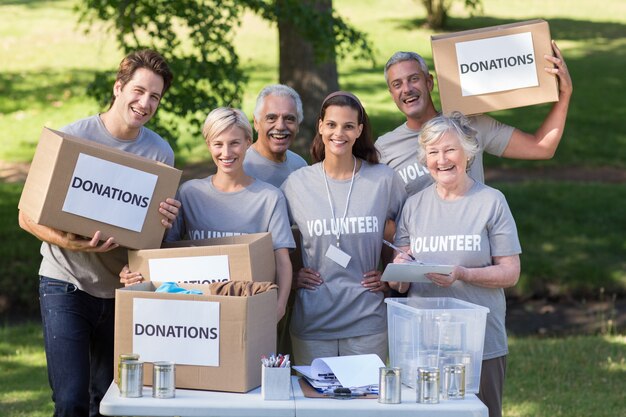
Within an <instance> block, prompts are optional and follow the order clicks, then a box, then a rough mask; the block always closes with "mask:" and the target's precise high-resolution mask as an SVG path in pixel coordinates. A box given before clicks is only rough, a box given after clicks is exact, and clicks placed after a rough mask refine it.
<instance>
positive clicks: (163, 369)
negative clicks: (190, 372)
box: [152, 361, 176, 398]
mask: <svg viewBox="0 0 626 417" xmlns="http://www.w3.org/2000/svg"><path fill="white" fill-rule="evenodd" d="M152 396H153V397H154V398H174V397H175V396H176V365H175V364H174V362H166V361H162V362H154V367H153V369H152Z"/></svg>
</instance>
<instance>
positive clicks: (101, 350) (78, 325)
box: [39, 276, 115, 416]
mask: <svg viewBox="0 0 626 417" xmlns="http://www.w3.org/2000/svg"><path fill="white" fill-rule="evenodd" d="M39 303H40V307H41V319H42V324H43V336H44V344H45V349H46V360H47V362H48V381H49V382H50V387H51V388H52V400H53V401H54V415H55V416H87V415H89V416H99V415H100V412H99V407H100V401H101V400H102V397H104V394H105V393H106V391H107V389H108V388H109V386H110V385H111V381H112V380H113V337H114V324H115V299H106V298H98V297H94V296H91V295H89V294H87V293H86V292H84V291H81V290H79V289H78V288H77V287H76V285H74V284H71V283H69V282H65V281H60V280H56V279H52V278H48V277H44V276H42V277H40V279H39Z"/></svg>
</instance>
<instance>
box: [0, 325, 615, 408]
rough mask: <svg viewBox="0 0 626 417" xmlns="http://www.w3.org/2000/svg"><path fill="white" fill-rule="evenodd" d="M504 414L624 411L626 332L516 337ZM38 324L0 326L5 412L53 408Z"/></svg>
mask: <svg viewBox="0 0 626 417" xmlns="http://www.w3.org/2000/svg"><path fill="white" fill-rule="evenodd" d="M509 344H510V354H509V357H508V365H507V380H506V387H505V393H504V415H505V416H507V417H554V416H567V417H588V416H594V417H619V416H624V415H625V412H626V408H625V406H624V402H623V392H622V389H623V381H624V378H625V377H626V336H617V335H616V336H576V337H568V338H562V339H559V338H546V339H541V338H534V337H528V338H511V339H510V340H509ZM42 346H43V338H42V335H41V326H40V325H39V324H23V325H17V326H3V327H0V374H1V375H2V384H1V385H0V415H2V416H3V417H39V416H48V415H51V414H52V402H51V401H50V389H49V387H48V381H47V377H46V362H45V355H44V352H43V347H42Z"/></svg>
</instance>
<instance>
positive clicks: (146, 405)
mask: <svg viewBox="0 0 626 417" xmlns="http://www.w3.org/2000/svg"><path fill="white" fill-rule="evenodd" d="M100 413H101V414H103V415H105V416H181V417H182V416H185V417H199V416H203V417H249V416H254V417H257V416H258V417H294V416H295V415H296V413H295V408H294V403H293V398H292V399H291V400H287V401H264V400H263V399H262V398H261V388H260V387H259V388H257V389H255V390H252V391H250V392H248V393H246V394H239V393H234V392H218V391H196V390H185V389H176V397H175V398H164V399H160V398H152V388H151V387H143V397H140V398H122V397H120V391H119V389H118V387H117V384H116V383H115V382H113V383H111V386H110V387H109V390H108V391H107V392H106V394H105V395H104V398H103V399H102V402H101V403H100Z"/></svg>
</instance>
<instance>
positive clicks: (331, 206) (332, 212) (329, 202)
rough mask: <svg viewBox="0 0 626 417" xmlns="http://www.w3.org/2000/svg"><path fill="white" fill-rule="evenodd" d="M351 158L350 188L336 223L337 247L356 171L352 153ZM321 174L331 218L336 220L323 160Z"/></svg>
mask: <svg viewBox="0 0 626 417" xmlns="http://www.w3.org/2000/svg"><path fill="white" fill-rule="evenodd" d="M352 159H354V167H353V168H352V179H351V180H350V188H349V189H348V197H347V198H346V209H345V210H344V212H343V217H342V218H341V222H340V223H338V224H337V234H336V235H335V237H337V247H339V236H341V225H342V224H343V221H344V220H345V219H346V215H347V214H348V204H349V203H350V195H351V194H352V186H353V185H354V174H355V173H356V158H355V157H354V155H352ZM322 174H323V175H324V184H325V185H326V195H327V196H328V204H329V205H330V213H331V214H332V216H333V218H332V220H336V218H335V209H334V207H333V201H332V199H331V198H330V188H329V187H328V178H326V170H325V169H324V161H322ZM331 230H332V229H331Z"/></svg>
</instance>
